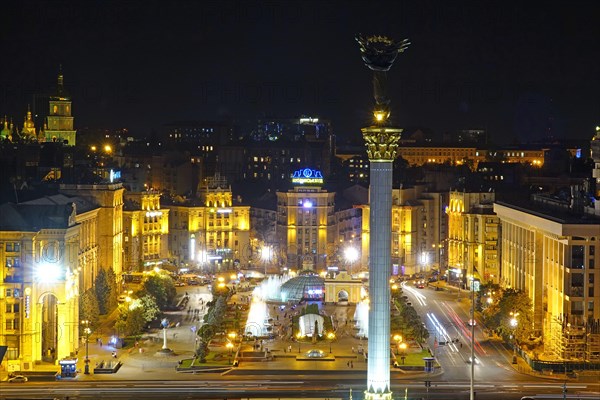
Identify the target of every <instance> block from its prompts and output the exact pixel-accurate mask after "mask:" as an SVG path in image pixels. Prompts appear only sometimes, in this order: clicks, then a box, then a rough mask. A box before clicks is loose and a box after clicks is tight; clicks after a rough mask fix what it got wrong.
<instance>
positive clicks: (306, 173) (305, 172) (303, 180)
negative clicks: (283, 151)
mask: <svg viewBox="0 0 600 400" xmlns="http://www.w3.org/2000/svg"><path fill="white" fill-rule="evenodd" d="M292 183H295V184H298V185H306V184H311V183H312V184H314V183H316V184H323V175H322V174H321V171H318V170H316V169H310V168H304V169H299V170H297V171H295V172H294V175H293V177H292Z"/></svg>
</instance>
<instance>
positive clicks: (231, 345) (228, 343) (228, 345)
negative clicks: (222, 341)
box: [225, 342, 233, 364]
mask: <svg viewBox="0 0 600 400" xmlns="http://www.w3.org/2000/svg"><path fill="white" fill-rule="evenodd" d="M225 347H227V348H228V349H229V358H228V363H229V364H231V355H232V353H233V343H231V342H227V344H226V345H225Z"/></svg>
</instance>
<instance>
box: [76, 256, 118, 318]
mask: <svg viewBox="0 0 600 400" xmlns="http://www.w3.org/2000/svg"><path fill="white" fill-rule="evenodd" d="M118 295H119V290H118V284H117V276H116V274H115V272H114V271H113V270H112V268H109V269H104V268H100V270H99V271H98V275H96V279H95V280H94V286H92V287H91V288H89V289H88V290H86V291H85V292H83V293H82V294H81V296H80V297H79V320H80V321H89V326H90V327H91V328H92V329H94V328H96V327H97V326H98V322H99V320H100V315H106V314H108V313H109V312H110V311H112V310H113V309H114V308H115V306H116V304H117V297H118Z"/></svg>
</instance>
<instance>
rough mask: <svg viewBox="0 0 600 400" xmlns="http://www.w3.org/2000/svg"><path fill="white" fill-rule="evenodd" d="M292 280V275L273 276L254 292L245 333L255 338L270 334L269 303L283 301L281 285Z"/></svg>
mask: <svg viewBox="0 0 600 400" xmlns="http://www.w3.org/2000/svg"><path fill="white" fill-rule="evenodd" d="M290 278H291V276H290V275H283V276H277V275H272V276H269V277H268V278H266V279H264V280H263V281H262V282H261V283H260V285H259V286H257V287H256V288H255V289H254V291H253V292H252V303H250V310H249V312H248V320H247V321H246V327H245V328H244V332H245V333H246V335H249V334H251V335H253V336H255V337H259V336H267V335H268V334H269V328H270V324H269V322H268V321H269V318H270V315H269V307H267V301H282V299H281V290H280V289H281V285H282V284H283V283H285V282H287V281H288V280H289V279H290Z"/></svg>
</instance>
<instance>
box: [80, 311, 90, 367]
mask: <svg viewBox="0 0 600 400" xmlns="http://www.w3.org/2000/svg"><path fill="white" fill-rule="evenodd" d="M81 325H83V326H84V327H85V328H83V333H85V367H84V372H83V373H84V374H86V375H89V374H90V358H89V354H90V333H92V330H91V329H90V321H89V320H87V319H84V320H83V321H81Z"/></svg>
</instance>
